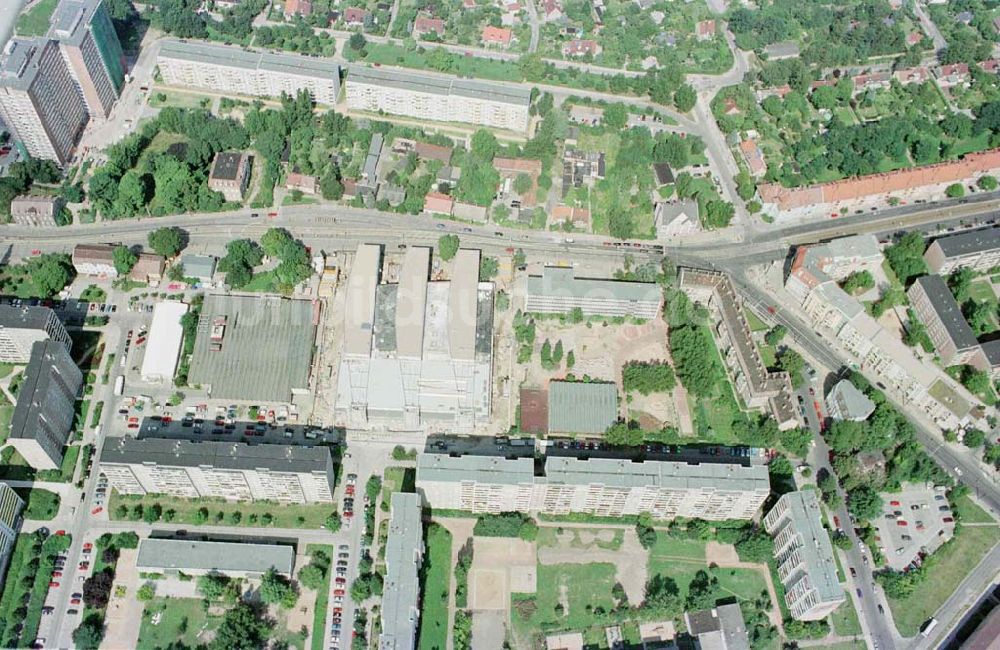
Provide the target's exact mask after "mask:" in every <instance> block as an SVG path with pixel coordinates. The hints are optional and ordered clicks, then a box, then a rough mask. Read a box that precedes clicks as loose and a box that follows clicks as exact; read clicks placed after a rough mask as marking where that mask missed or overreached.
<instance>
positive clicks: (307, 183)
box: [285, 172, 319, 194]
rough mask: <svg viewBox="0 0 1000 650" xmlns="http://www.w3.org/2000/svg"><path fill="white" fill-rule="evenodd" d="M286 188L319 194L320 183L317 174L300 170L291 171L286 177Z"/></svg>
mask: <svg viewBox="0 0 1000 650" xmlns="http://www.w3.org/2000/svg"><path fill="white" fill-rule="evenodd" d="M285 189H287V190H299V191H300V192H302V193H303V194H318V193H319V183H318V182H317V180H316V177H315V176H309V175H308V174H300V173H299V172H289V173H288V176H286V177H285Z"/></svg>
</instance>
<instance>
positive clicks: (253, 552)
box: [135, 538, 295, 575]
mask: <svg viewBox="0 0 1000 650" xmlns="http://www.w3.org/2000/svg"><path fill="white" fill-rule="evenodd" d="M294 565H295V548H294V547H292V546H285V545H279V544H245V543H242V542H204V541H195V540H187V539H155V538H146V539H140V540H139V554H138V557H137V558H136V561H135V566H136V568H137V569H138V570H140V571H144V570H145V571H148V570H154V571H155V570H184V569H187V570H195V571H218V572H219V573H224V574H225V573H264V572H266V571H267V570H268V569H272V568H273V569H274V570H275V571H277V572H278V573H281V574H283V575H291V574H292V568H293V567H294Z"/></svg>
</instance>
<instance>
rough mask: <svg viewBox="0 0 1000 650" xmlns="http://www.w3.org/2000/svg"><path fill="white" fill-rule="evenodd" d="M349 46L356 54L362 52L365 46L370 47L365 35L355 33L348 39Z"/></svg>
mask: <svg viewBox="0 0 1000 650" xmlns="http://www.w3.org/2000/svg"><path fill="white" fill-rule="evenodd" d="M347 45H348V47H350V48H351V49H352V50H354V51H355V52H362V51H364V49H365V46H366V45H368V41H367V40H365V35H364V34H362V33H361V32H354V33H353V34H351V37H350V38H349V39H347Z"/></svg>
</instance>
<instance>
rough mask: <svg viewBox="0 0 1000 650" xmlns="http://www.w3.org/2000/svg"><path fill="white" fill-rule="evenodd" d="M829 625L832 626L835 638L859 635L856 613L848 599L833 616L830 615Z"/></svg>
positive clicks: (859, 625)
mask: <svg viewBox="0 0 1000 650" xmlns="http://www.w3.org/2000/svg"><path fill="white" fill-rule="evenodd" d="M830 623H832V624H833V631H834V632H836V633H837V636H856V635H860V634H861V623H860V621H858V613H857V612H856V611H855V610H854V603H853V602H852V601H851V599H850V598H848V599H847V600H846V601H844V602H843V603H842V604H841V605H840V607H838V608H837V609H836V610H835V611H834V612H833V614H831V615H830Z"/></svg>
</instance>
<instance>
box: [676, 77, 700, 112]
mask: <svg viewBox="0 0 1000 650" xmlns="http://www.w3.org/2000/svg"><path fill="white" fill-rule="evenodd" d="M697 101H698V95H697V94H696V93H695V91H694V88H692V87H691V86H689V85H688V84H682V85H681V86H679V87H678V88H677V90H675V91H674V108H676V109H677V110H678V111H680V112H681V113H687V112H688V111H690V110H691V109H692V108H694V105H695V104H696V103H697Z"/></svg>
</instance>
